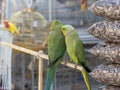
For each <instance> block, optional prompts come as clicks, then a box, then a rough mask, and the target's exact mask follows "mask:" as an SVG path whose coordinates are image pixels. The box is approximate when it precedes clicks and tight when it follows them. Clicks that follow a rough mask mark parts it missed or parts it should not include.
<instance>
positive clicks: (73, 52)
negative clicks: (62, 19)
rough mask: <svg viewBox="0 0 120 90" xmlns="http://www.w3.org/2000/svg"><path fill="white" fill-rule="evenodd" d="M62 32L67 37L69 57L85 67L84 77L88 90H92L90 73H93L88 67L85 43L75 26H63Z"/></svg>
mask: <svg viewBox="0 0 120 90" xmlns="http://www.w3.org/2000/svg"><path fill="white" fill-rule="evenodd" d="M61 30H62V33H63V35H64V36H65V43H66V48H67V52H68V55H69V56H70V59H71V61H72V62H74V63H75V64H79V65H80V66H82V67H83V70H82V71H81V72H82V75H83V77H84V80H85V83H86V86H87V88H88V90H91V86H90V81H89V78H88V73H89V72H91V70H90V69H89V68H88V67H87V64H86V58H85V53H84V48H83V43H82V41H81V40H80V38H79V35H78V34H77V32H76V30H75V28H74V27H73V26H71V25H63V26H62V28H61Z"/></svg>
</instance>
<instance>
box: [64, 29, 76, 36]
mask: <svg viewBox="0 0 120 90" xmlns="http://www.w3.org/2000/svg"><path fill="white" fill-rule="evenodd" d="M74 31H75V30H72V31H70V32H68V33H67V34H66V35H65V37H67V36H69V35H70V34H71V33H72V32H74Z"/></svg>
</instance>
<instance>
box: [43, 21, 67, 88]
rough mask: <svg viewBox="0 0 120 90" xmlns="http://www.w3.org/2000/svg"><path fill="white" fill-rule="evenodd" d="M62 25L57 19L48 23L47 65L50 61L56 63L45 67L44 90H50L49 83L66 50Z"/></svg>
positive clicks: (51, 81)
mask: <svg viewBox="0 0 120 90" xmlns="http://www.w3.org/2000/svg"><path fill="white" fill-rule="evenodd" d="M62 26H63V24H62V23H61V22H60V21H58V20H54V21H52V22H51V23H50V25H49V29H50V30H51V31H50V34H49V39H48V57H49V60H50V61H49V65H50V64H51V63H52V62H56V63H54V64H53V65H52V66H50V67H49V68H48V69H47V77H46V85H45V90H50V87H51V84H52V83H53V80H54V78H55V76H56V70H57V67H58V65H59V64H60V62H61V61H62V60H63V56H64V53H65V51H66V45H65V37H64V35H63V34H62V32H61V27H62ZM57 59H58V60H57ZM56 60H57V61H56Z"/></svg>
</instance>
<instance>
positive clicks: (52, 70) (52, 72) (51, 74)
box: [45, 58, 63, 90]
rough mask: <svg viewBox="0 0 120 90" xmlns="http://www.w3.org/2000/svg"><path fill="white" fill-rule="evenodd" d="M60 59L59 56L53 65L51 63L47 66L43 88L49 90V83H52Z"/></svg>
mask: <svg viewBox="0 0 120 90" xmlns="http://www.w3.org/2000/svg"><path fill="white" fill-rule="evenodd" d="M62 59H63V58H60V59H59V61H58V62H57V63H55V64H54V65H52V67H49V68H48V70H47V77H46V85H45V90H50V88H51V84H52V83H53V81H54V78H55V75H56V70H57V67H58V65H59V64H60V62H61V60H62Z"/></svg>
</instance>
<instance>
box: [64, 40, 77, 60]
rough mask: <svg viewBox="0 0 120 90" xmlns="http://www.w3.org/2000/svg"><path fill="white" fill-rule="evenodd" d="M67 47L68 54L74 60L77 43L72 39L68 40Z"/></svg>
mask: <svg viewBox="0 0 120 90" xmlns="http://www.w3.org/2000/svg"><path fill="white" fill-rule="evenodd" d="M65 41H66V46H67V52H68V54H69V55H70V58H71V59H72V58H74V56H75V42H74V39H72V38H66V40H65Z"/></svg>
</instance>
